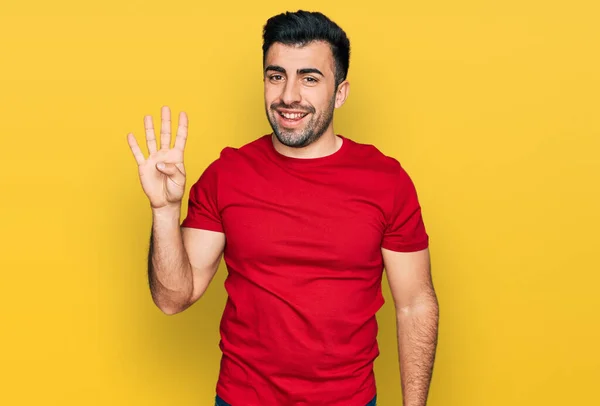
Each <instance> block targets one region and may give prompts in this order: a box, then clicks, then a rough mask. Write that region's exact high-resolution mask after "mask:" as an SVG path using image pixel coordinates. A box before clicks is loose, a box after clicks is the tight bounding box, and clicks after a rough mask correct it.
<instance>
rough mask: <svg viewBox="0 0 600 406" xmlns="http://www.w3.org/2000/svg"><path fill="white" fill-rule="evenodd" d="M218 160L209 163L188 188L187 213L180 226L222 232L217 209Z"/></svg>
mask: <svg viewBox="0 0 600 406" xmlns="http://www.w3.org/2000/svg"><path fill="white" fill-rule="evenodd" d="M218 163H219V162H218V160H217V161H214V162H213V163H211V164H210V165H209V166H208V167H207V168H206V169H205V170H204V172H203V173H202V175H201V176H200V178H199V179H198V180H197V181H196V183H194V184H193V185H192V187H191V189H190V196H189V199H188V209H187V215H186V217H185V219H184V220H183V222H182V223H181V226H182V227H190V228H201V229H204V230H209V231H218V232H223V224H222V222H221V213H220V210H219V202H218V191H219V174H218Z"/></svg>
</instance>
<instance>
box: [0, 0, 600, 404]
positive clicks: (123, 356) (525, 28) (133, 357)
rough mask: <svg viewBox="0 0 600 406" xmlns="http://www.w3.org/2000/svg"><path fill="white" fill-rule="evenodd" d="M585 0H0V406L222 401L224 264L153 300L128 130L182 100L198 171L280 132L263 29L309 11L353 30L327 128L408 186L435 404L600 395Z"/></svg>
mask: <svg viewBox="0 0 600 406" xmlns="http://www.w3.org/2000/svg"><path fill="white" fill-rule="evenodd" d="M561 3H562V4H561ZM597 4H598V3H597V2H596V1H592V0H588V1H585V0H572V1H569V2H548V1H533V0H528V1H516V0H510V1H485V2H482V1H475V0H456V1H446V0H437V1H428V2H414V1H411V2H407V1H402V2H396V1H388V2H387V3H386V2H378V1H374V2H373V1H371V2H368V3H366V4H365V3H356V4H352V3H350V2H332V1H329V2H326V1H318V2H317V1H305V2H296V3H290V2H283V3H280V2H266V1H262V2H251V1H243V2H211V3H209V4H204V2H202V1H170V2H166V1H163V2H159V1H141V0H120V1H114V0H110V1H102V2H99V1H98V2H82V1H64V0H63V1H58V2H56V1H55V2H44V1H35V2H33V1H20V2H17V1H9V2H7V1H6V0H4V1H2V3H1V5H0V123H1V129H2V141H1V142H2V153H1V156H2V157H1V159H0V190H1V198H0V213H1V215H2V219H1V223H0V224H1V225H0V227H1V245H0V246H1V249H2V254H1V256H0V268H1V270H2V273H1V283H0V286H1V287H2V288H1V292H0V305H1V309H2V310H1V320H0V322H1V335H0V336H1V346H0V348H1V349H0V365H1V366H2V368H1V371H2V372H1V374H2V376H1V379H0V389H1V392H0V393H1V397H2V400H0V403H2V404H3V405H4V404H5V405H145V406H151V405H182V406H183V405H190V406H192V405H211V404H212V402H213V396H214V386H215V381H216V378H217V372H218V363H219V357H220V353H219V350H218V347H217V344H218V339H219V336H218V323H219V319H220V316H221V311H222V309H223V305H224V302H225V292H224V289H223V286H222V283H223V280H224V275H225V273H226V270H225V268H224V267H221V268H220V270H219V273H218V277H217V278H216V279H215V280H214V282H213V284H212V285H211V287H210V288H209V291H208V293H207V294H206V296H205V297H204V298H203V299H202V300H201V301H200V302H199V303H197V304H196V305H195V306H193V307H192V308H191V309H189V310H188V311H186V312H184V313H182V314H179V315H177V316H173V317H168V316H165V315H163V314H162V313H161V312H160V311H159V310H158V309H157V308H156V307H154V305H153V303H152V301H151V299H150V295H149V291H148V287H147V282H146V274H145V273H146V269H145V261H146V254H147V245H148V237H149V229H150V220H151V218H150V210H149V207H148V204H147V200H146V198H145V196H144V195H143V192H142V190H141V187H140V185H139V181H138V178H137V170H136V166H135V161H134V159H133V157H132V155H131V152H130V151H129V148H128V146H127V142H126V134H127V133H128V132H129V131H133V132H134V134H135V135H136V136H137V137H138V140H140V142H142V144H143V121H142V120H143V116H144V115H145V114H153V115H154V116H155V124H157V123H158V119H157V117H158V115H159V113H160V107H161V106H162V105H169V106H170V107H171V108H172V111H173V114H174V115H175V116H176V114H177V113H178V112H179V111H181V110H185V111H186V112H187V113H188V115H189V118H190V136H189V141H188V147H187V150H186V165H187V170H188V172H189V174H190V178H189V180H188V182H189V183H188V190H189V186H190V185H191V182H193V181H195V180H196V179H197V177H198V176H199V175H200V173H201V172H202V170H203V169H204V168H205V167H206V166H207V165H208V164H209V162H210V161H212V160H213V159H214V158H215V157H216V156H218V153H219V152H220V150H221V148H223V147H224V146H227V145H230V146H240V145H242V144H244V143H246V142H248V141H251V140H253V139H255V138H256V137H258V136H260V135H262V134H265V133H267V132H269V131H270V128H269V127H268V122H267V120H266V118H265V115H264V107H263V99H262V97H263V96H262V81H261V52H260V46H261V30H262V25H263V24H264V22H265V21H266V19H267V18H268V17H269V16H271V15H274V14H277V13H279V12H281V11H284V10H286V9H288V10H296V9H298V8H305V9H310V10H320V11H323V12H324V13H326V14H327V15H329V16H330V17H331V18H333V19H334V20H335V21H337V22H338V23H339V24H341V26H342V27H343V28H344V29H345V30H346V31H347V33H348V35H349V37H350V39H351V41H352V57H351V63H350V75H349V79H350V81H351V84H352V86H351V93H350V97H349V99H348V101H347V104H346V105H345V106H344V107H343V108H342V109H340V110H338V111H337V113H336V120H335V123H336V126H335V130H336V132H338V133H341V134H344V135H346V136H348V137H350V138H353V139H355V140H357V141H360V142H367V143H373V144H375V145H377V146H378V147H379V148H380V149H381V150H382V151H383V152H385V153H386V154H388V155H392V156H394V157H396V158H398V159H399V160H400V161H401V162H402V163H403V164H404V166H405V167H406V168H407V170H408V171H409V173H410V174H411V176H412V177H413V179H414V181H415V183H416V185H417V188H418V191H419V195H420V199H421V202H422V205H423V210H424V215H425V220H426V224H427V227H428V231H429V233H430V236H431V250H432V261H433V272H434V282H435V284H436V288H437V292H438V296H439V300H440V306H441V321H440V342H439V347H438V352H437V360H436V364H435V372H434V378H433V381H432V385H431V395H430V402H429V405H432V406H465V405H469V406H470V405H477V406H480V405H481V406H495V405H561V406H564V405H592V404H600V400H599V398H598V392H597V388H596V385H597V383H598V380H599V379H600V360H599V359H600V350H599V346H598V343H599V342H600V316H599V315H598V313H599V310H600V294H599V282H600V277H599V274H600V272H599V271H600V266H599V265H600V261H599V259H598V257H599V246H600V244H599V243H600V241H599V237H598V230H599V229H600V215H599V214H598V211H599V208H600V192H599V185H600V179H599V178H600V120H599V118H598V112H599V107H600V104H599V100H600V79H599V73H600V57H599V53H598V44H599V40H600V25H599V24H598V18H599V17H600V13H599V11H600V7H599V6H598V5H597ZM186 198H187V195H186ZM184 210H185V206H184ZM385 294H386V297H387V299H388V302H387V304H386V305H385V306H384V308H383V309H382V310H381V312H380V313H379V314H378V318H379V321H380V323H381V324H380V325H381V331H380V335H379V339H380V344H381V356H380V358H379V359H378V360H377V363H376V374H377V380H378V386H379V399H380V402H379V403H380V404H381V405H384V406H393V405H400V404H401V402H400V400H399V399H400V393H401V392H400V384H399V382H400V380H399V372H398V363H397V353H396V351H397V350H396V339H395V331H394V329H395V324H394V313H393V306H392V304H391V298H390V295H389V290H388V288H387V284H386V285H385Z"/></svg>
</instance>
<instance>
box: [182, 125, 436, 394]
mask: <svg viewBox="0 0 600 406" xmlns="http://www.w3.org/2000/svg"><path fill="white" fill-rule="evenodd" d="M341 138H342V139H343V144H342V146H341V148H340V149H339V150H338V151H336V152H335V153H333V154H331V155H329V156H326V157H321V158H314V159H300V158H291V157H286V156H284V155H282V154H280V153H279V152H278V151H277V150H276V149H275V148H274V146H273V143H272V139H271V136H270V135H265V136H263V137H260V138H258V139H257V140H254V141H252V142H250V143H248V144H246V145H244V146H242V147H240V148H231V147H227V148H224V149H223V150H222V152H221V154H220V157H219V158H218V159H216V160H215V161H214V162H212V163H211V164H210V165H209V166H208V167H207V168H206V170H205V171H204V173H203V174H202V175H201V176H200V178H199V179H198V181H197V182H196V183H194V184H193V186H192V188H191V190H190V196H189V205H188V213H187V216H186V218H185V220H184V221H183V223H182V225H183V226H184V227H195V228H202V229H207V230H212V231H219V232H224V233H225V236H226V244H225V251H224V260H225V263H226V265H227V269H228V276H227V279H226V281H225V288H226V290H227V293H228V295H229V296H228V300H227V303H226V306H225V310H224V313H223V318H222V322H221V341H220V348H221V350H222V353H223V356H222V361H221V369H220V374H219V380H218V383H217V394H218V395H219V396H220V397H221V398H223V400H225V401H226V402H227V403H230V404H232V405H233V406H265V405H267V406H279V405H282V406H283V405H285V406H287V405H294V406H300V405H310V406H316V405H327V406H364V405H365V404H367V403H368V402H369V401H370V400H371V399H372V398H373V396H375V393H376V383H375V377H374V373H373V362H374V360H375V358H376V357H377V356H378V355H379V348H378V344H377V321H376V318H375V313H376V312H377V311H378V310H379V309H380V308H381V306H382V305H383V303H384V299H383V296H382V291H381V279H382V271H383V260H382V254H381V248H382V247H383V248H386V249H389V250H394V251H417V250H422V249H424V248H426V247H427V246H428V235H427V233H426V231H425V227H424V224H423V220H422V216H421V208H420V205H419V202H418V199H417V193H416V190H415V188H414V185H413V182H412V181H411V179H410V177H409V176H408V174H407V173H406V172H405V170H404V169H403V168H402V166H401V165H400V164H399V162H398V161H397V160H395V159H393V158H391V157H387V156H385V155H384V154H382V153H381V152H380V151H378V150H377V148H375V147H374V146H372V145H366V144H360V143H358V142H355V141H352V140H350V139H348V138H345V137H341Z"/></svg>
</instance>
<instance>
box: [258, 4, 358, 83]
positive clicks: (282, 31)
mask: <svg viewBox="0 0 600 406" xmlns="http://www.w3.org/2000/svg"><path fill="white" fill-rule="evenodd" d="M313 41H325V42H327V43H329V46H330V47H331V53H332V54H333V60H334V61H335V87H336V88H337V86H338V85H339V84H340V83H342V82H343V81H344V80H345V79H346V77H347V76H348V68H349V66H350V40H349V39H348V37H347V36H346V33H345V32H344V30H342V29H341V28H340V27H339V26H338V25H337V24H336V23H335V22H333V21H332V20H331V19H329V18H328V17H327V16H325V15H324V14H322V13H319V12H311V11H304V10H298V11H296V12H289V11H288V12H285V13H281V14H278V15H276V16H273V17H271V18H269V19H268V20H267V23H266V24H265V26H264V27H263V46H262V50H263V65H264V63H265V60H266V57H267V52H268V51H269V48H270V47H271V45H273V44H274V43H276V42H280V43H282V44H285V45H299V46H304V45H307V44H309V43H311V42H313Z"/></svg>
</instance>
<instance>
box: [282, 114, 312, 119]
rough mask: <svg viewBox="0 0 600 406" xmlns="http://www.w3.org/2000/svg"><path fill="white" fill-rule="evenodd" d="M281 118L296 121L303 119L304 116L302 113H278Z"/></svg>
mask: <svg viewBox="0 0 600 406" xmlns="http://www.w3.org/2000/svg"><path fill="white" fill-rule="evenodd" d="M280 114H281V115H282V116H283V117H285V118H287V119H290V120H295V119H298V118H300V117H304V116H305V115H306V114H303V113H291V114H290V113H280Z"/></svg>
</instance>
